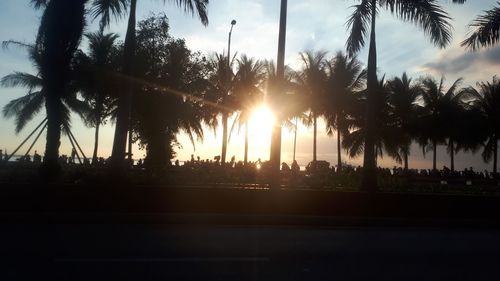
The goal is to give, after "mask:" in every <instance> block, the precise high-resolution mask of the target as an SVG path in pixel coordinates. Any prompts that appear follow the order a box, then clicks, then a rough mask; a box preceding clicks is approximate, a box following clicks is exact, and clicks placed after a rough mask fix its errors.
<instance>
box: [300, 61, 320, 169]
mask: <svg viewBox="0 0 500 281" xmlns="http://www.w3.org/2000/svg"><path fill="white" fill-rule="evenodd" d="M325 57H326V52H323V51H318V52H315V53H314V52H312V51H307V52H302V53H300V58H301V60H302V63H303V68H302V70H301V71H300V73H298V77H297V83H298V84H299V85H300V88H301V91H302V92H303V93H304V94H305V95H307V97H308V99H307V103H308V106H309V110H310V112H309V116H308V117H307V118H306V119H305V120H304V124H305V125H307V126H311V125H312V126H313V163H316V161H317V134H318V117H320V116H321V115H322V114H323V113H324V100H325V84H326V79H327V77H326V60H325Z"/></svg>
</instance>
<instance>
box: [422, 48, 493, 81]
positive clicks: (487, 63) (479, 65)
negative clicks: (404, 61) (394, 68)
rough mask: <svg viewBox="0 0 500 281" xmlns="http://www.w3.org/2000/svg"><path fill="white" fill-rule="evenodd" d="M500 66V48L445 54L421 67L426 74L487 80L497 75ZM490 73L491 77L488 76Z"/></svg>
mask: <svg viewBox="0 0 500 281" xmlns="http://www.w3.org/2000/svg"><path fill="white" fill-rule="evenodd" d="M499 64H500V47H496V48H492V49H484V50H481V51H480V52H463V51H461V52H458V53H457V52H454V51H449V52H446V53H443V54H442V55H441V56H440V57H439V58H438V60H437V61H435V62H428V63H425V64H424V65H422V66H421V70H422V71H424V72H430V73H432V74H436V75H442V74H447V75H450V76H463V77H466V78H468V79H469V80H470V79H486V78H487V77H489V76H490V75H491V74H493V73H495V71H496V69H495V68H498V65H499ZM485 72H486V73H490V75H486V74H485Z"/></svg>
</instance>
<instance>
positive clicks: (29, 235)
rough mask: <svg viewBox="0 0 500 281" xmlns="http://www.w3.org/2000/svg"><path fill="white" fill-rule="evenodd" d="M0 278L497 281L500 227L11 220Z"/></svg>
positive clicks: (1, 232) (0, 230) (1, 234)
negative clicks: (97, 222) (77, 222)
mask: <svg viewBox="0 0 500 281" xmlns="http://www.w3.org/2000/svg"><path fill="white" fill-rule="evenodd" d="M0 247H1V249H2V255H1V263H0V268H1V270H0V280H498V279H499V278H500V271H499V270H498V263H499V262H500V254H499V253H500V231H499V230H498V229H484V228H480V229H471V228H435V227H433V228H425V227H419V228H408V227H383V226H380V227H319V226H316V227H312V226H302V227H301V226H257V225H255V226H250V225H247V226H238V225H179V224H170V225H167V224H164V225H161V224H4V225H2V226H1V227H0Z"/></svg>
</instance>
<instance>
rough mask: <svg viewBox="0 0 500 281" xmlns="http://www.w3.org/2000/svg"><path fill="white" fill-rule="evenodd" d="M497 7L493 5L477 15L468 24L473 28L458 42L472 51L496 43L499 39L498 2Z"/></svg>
mask: <svg viewBox="0 0 500 281" xmlns="http://www.w3.org/2000/svg"><path fill="white" fill-rule="evenodd" d="M497 5H498V7H494V8H493V9H491V10H489V11H484V14H482V15H479V16H478V17H477V18H476V19H475V20H474V21H473V22H472V23H471V24H470V25H469V28H471V29H473V30H472V32H469V34H468V37H467V39H465V40H464V41H462V43H461V44H460V45H461V46H462V47H466V48H468V49H470V50H472V51H475V50H477V49H479V48H481V47H491V46H493V45H496V44H497V43H498V41H499V39H500V2H497Z"/></svg>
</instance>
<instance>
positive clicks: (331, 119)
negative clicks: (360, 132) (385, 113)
mask: <svg viewBox="0 0 500 281" xmlns="http://www.w3.org/2000/svg"><path fill="white" fill-rule="evenodd" d="M327 65H328V67H327V68H328V80H327V83H326V85H325V86H326V97H325V98H326V102H325V104H326V106H325V107H326V110H325V119H326V126H327V133H328V135H330V136H331V135H333V131H334V130H336V131H337V171H338V172H340V171H341V169H342V145H341V135H343V134H345V133H347V131H348V128H347V127H348V125H347V120H346V118H347V116H348V114H349V113H348V112H349V111H350V109H351V108H350V107H352V106H353V104H354V103H355V102H354V99H355V96H354V93H355V92H358V91H360V90H361V89H362V88H363V87H364V86H365V83H366V71H364V70H363V66H362V65H361V63H360V62H359V61H358V60H357V58H356V57H352V58H349V57H348V56H347V55H345V54H343V53H342V52H338V53H337V54H336V55H335V57H334V58H333V59H332V60H331V61H329V62H328V63H327Z"/></svg>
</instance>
